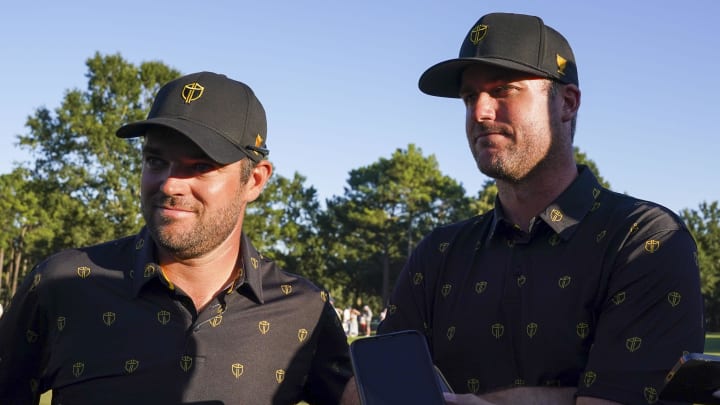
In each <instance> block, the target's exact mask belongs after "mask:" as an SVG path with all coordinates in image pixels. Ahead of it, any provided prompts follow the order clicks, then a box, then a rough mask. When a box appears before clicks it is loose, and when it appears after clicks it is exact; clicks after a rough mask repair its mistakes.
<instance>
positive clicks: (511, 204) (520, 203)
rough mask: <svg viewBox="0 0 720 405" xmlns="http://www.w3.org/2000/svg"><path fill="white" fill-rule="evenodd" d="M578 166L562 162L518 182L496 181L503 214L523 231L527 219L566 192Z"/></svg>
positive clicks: (527, 225)
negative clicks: (558, 166)
mask: <svg viewBox="0 0 720 405" xmlns="http://www.w3.org/2000/svg"><path fill="white" fill-rule="evenodd" d="M577 175H578V173H577V167H576V165H575V163H574V162H573V163H572V165H565V166H563V167H562V168H560V169H558V168H554V169H553V170H552V171H551V172H549V173H547V174H543V173H534V174H533V175H532V176H528V177H526V178H525V179H523V180H522V181H521V182H508V181H503V180H498V181H497V187H498V197H499V199H500V201H501V202H502V207H503V211H504V212H505V215H506V216H507V217H508V218H509V219H510V220H511V221H512V222H513V223H514V224H517V225H518V226H520V227H521V228H522V229H524V230H528V229H529V226H530V220H531V219H532V218H534V217H536V216H537V215H538V214H540V213H541V212H542V211H543V210H545V208H547V206H548V205H550V203H552V202H553V201H555V199H557V198H558V196H560V194H562V192H563V191H565V189H566V188H568V186H570V184H571V183H572V182H573V180H575V178H576V177H577Z"/></svg>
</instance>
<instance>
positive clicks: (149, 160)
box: [145, 156, 165, 169]
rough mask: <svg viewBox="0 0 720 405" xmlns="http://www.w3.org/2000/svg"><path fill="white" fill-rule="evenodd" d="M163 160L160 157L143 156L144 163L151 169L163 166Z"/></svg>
mask: <svg viewBox="0 0 720 405" xmlns="http://www.w3.org/2000/svg"><path fill="white" fill-rule="evenodd" d="M164 164H165V162H164V161H163V160H162V159H158V158H155V157H152V156H146V157H145V165H146V166H147V167H149V168H151V169H158V168H160V167H163V165H164Z"/></svg>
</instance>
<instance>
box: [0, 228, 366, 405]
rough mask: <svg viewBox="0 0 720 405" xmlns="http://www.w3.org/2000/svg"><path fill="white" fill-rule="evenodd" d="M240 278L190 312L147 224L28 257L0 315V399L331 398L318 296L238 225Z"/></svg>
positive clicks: (341, 373) (332, 379)
mask: <svg viewBox="0 0 720 405" xmlns="http://www.w3.org/2000/svg"><path fill="white" fill-rule="evenodd" d="M241 254H242V258H243V263H244V264H245V266H244V269H243V271H242V272H241V273H242V274H241V278H240V282H238V283H236V285H234V286H229V288H228V289H227V291H226V292H225V293H222V294H220V295H219V296H218V297H216V298H215V299H214V301H213V302H211V304H210V305H208V307H207V308H206V309H205V310H203V311H202V312H200V313H196V311H195V309H194V306H193V304H192V301H191V300H190V299H189V297H187V296H186V295H185V294H184V293H183V292H182V291H180V290H179V289H177V288H175V286H174V285H172V283H170V282H169V281H168V280H166V279H165V278H164V276H163V275H162V271H161V269H160V267H159V266H158V265H157V264H156V263H154V261H153V242H152V238H150V236H149V234H148V233H147V231H146V230H145V229H143V231H141V233H140V234H139V235H137V236H136V237H128V238H124V239H120V240H117V241H113V242H109V243H105V244H102V245H98V246H94V247H89V248H83V249H75V250H68V251H65V252H62V253H59V254H57V255H54V256H52V257H50V258H49V259H48V260H46V261H45V262H43V263H42V264H40V265H39V266H37V267H36V268H35V269H33V271H32V272H31V273H30V275H29V276H28V277H27V279H26V280H25V281H24V283H23V285H22V286H21V288H20V289H19V291H18V292H17V294H16V295H15V297H14V299H13V302H12V304H11V306H10V308H8V311H7V312H6V313H5V315H4V316H3V317H2V318H0V403H2V404H6V403H7V404H11V403H12V404H20V403H23V404H24V403H35V402H36V401H37V398H38V396H39V394H40V393H42V392H44V391H46V390H48V389H52V390H53V403H54V404H100V403H102V404H131V403H153V404H180V403H183V404H290V403H296V402H298V401H300V400H304V401H307V402H309V403H312V404H315V403H317V404H335V403H337V402H338V401H339V398H340V396H341V393H342V391H343V388H344V386H345V384H346V382H347V381H348V379H349V378H350V376H351V373H352V370H351V365H350V360H349V356H348V347H347V340H346V337H345V334H344V332H343V329H342V326H341V325H340V323H339V321H338V317H337V315H336V314H335V311H334V310H333V308H332V307H331V305H330V304H329V302H328V295H327V293H326V292H325V291H323V290H321V289H319V288H318V287H316V286H315V285H313V284H312V283H310V282H309V281H307V280H305V279H303V278H301V277H298V276H296V275H292V274H289V273H286V272H283V271H281V270H280V269H279V268H278V267H277V266H276V265H275V264H274V263H273V262H272V261H270V260H267V259H265V258H263V257H262V256H261V255H260V254H259V253H258V252H257V251H256V250H255V249H254V248H253V247H252V245H251V243H250V241H249V239H248V238H247V237H246V236H245V235H243V239H242V252H241Z"/></svg>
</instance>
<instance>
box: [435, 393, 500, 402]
mask: <svg viewBox="0 0 720 405" xmlns="http://www.w3.org/2000/svg"><path fill="white" fill-rule="evenodd" d="M443 396H444V397H445V403H446V404H448V405H493V403H492V402H488V401H486V400H484V399H482V398H480V397H479V396H477V395H473V394H451V393H449V392H444V393H443Z"/></svg>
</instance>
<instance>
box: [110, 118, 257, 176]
mask: <svg viewBox="0 0 720 405" xmlns="http://www.w3.org/2000/svg"><path fill="white" fill-rule="evenodd" d="M150 127H165V128H170V129H174V130H175V131H177V132H179V133H181V134H183V135H184V136H186V137H187V138H188V139H190V140H191V141H193V143H195V144H196V145H197V146H198V147H199V148H200V149H202V150H203V152H205V154H207V155H208V157H210V159H212V160H214V161H215V162H217V163H220V164H224V165H226V164H230V163H233V162H237V161H238V160H240V159H243V158H245V157H248V158H250V159H252V160H257V157H253V156H250V153H249V152H247V151H245V150H243V149H241V148H238V147H237V146H236V145H235V144H233V143H232V142H230V141H228V140H227V139H225V137H223V136H222V135H221V134H220V133H219V132H217V131H215V130H213V129H211V128H208V127H206V126H204V125H200V124H198V123H196V122H193V121H189V120H185V119H180V118H167V117H155V118H150V119H147V120H145V121H138V122H133V123H131V124H127V125H125V126H123V127H120V129H118V130H117V132H116V133H115V135H117V136H118V137H119V138H135V137H138V136H144V135H145V133H146V132H147V130H148V129H149V128H150Z"/></svg>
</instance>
